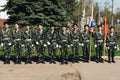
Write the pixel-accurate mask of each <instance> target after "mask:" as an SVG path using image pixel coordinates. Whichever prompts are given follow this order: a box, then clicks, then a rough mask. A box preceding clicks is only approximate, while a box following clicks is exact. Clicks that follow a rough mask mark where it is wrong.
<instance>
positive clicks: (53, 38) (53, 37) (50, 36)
mask: <svg viewBox="0 0 120 80" xmlns="http://www.w3.org/2000/svg"><path fill="white" fill-rule="evenodd" d="M46 40H47V45H48V52H49V57H50V59H51V60H50V63H55V58H56V44H57V32H56V31H55V29H54V26H51V27H50V30H49V31H48V32H47V34H46Z"/></svg>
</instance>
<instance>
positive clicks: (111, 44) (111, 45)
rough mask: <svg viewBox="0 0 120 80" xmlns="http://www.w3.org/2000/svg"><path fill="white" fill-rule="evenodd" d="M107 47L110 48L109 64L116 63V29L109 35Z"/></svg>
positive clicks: (112, 29) (111, 30)
mask: <svg viewBox="0 0 120 80" xmlns="http://www.w3.org/2000/svg"><path fill="white" fill-rule="evenodd" d="M106 45H107V48H108V62H109V63H111V62H113V63H115V60H114V56H115V49H116V48H117V38H116V34H115V33H114V28H113V27H111V28H110V33H108V35H107V40H106Z"/></svg>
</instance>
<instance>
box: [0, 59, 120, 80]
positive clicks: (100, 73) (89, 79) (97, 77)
mask: <svg viewBox="0 0 120 80" xmlns="http://www.w3.org/2000/svg"><path fill="white" fill-rule="evenodd" d="M69 67H72V68H74V69H76V70H77V71H79V73H80V74H81V76H82V80H120V60H119V59H117V60H116V63H110V64H109V63H107V62H105V63H95V62H90V63H83V62H80V63H75V64H72V63H69V64H68V65H61V64H60V63H58V62H57V64H49V63H46V64H35V63H33V64H24V63H22V64H20V65H19V64H17V65H16V64H13V63H11V64H3V62H2V61H0V80H52V79H54V80H58V79H57V74H58V72H59V71H61V70H64V69H65V70H66V69H67V68H69Z"/></svg>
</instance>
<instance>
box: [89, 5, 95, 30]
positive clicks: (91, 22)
mask: <svg viewBox="0 0 120 80" xmlns="http://www.w3.org/2000/svg"><path fill="white" fill-rule="evenodd" d="M89 26H90V32H93V27H94V20H93V5H92V12H91V19H90V22H89Z"/></svg>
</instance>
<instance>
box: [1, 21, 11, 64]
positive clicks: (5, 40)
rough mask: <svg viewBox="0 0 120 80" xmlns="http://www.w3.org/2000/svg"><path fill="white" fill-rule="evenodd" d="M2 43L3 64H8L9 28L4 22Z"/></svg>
mask: <svg viewBox="0 0 120 80" xmlns="http://www.w3.org/2000/svg"><path fill="white" fill-rule="evenodd" d="M1 38H2V43H1V45H2V46H3V49H4V56H5V64H6V63H8V64H10V48H11V31H10V29H9V25H8V24H7V23H6V24H5V26H4V28H3V29H2V35H1Z"/></svg>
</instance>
